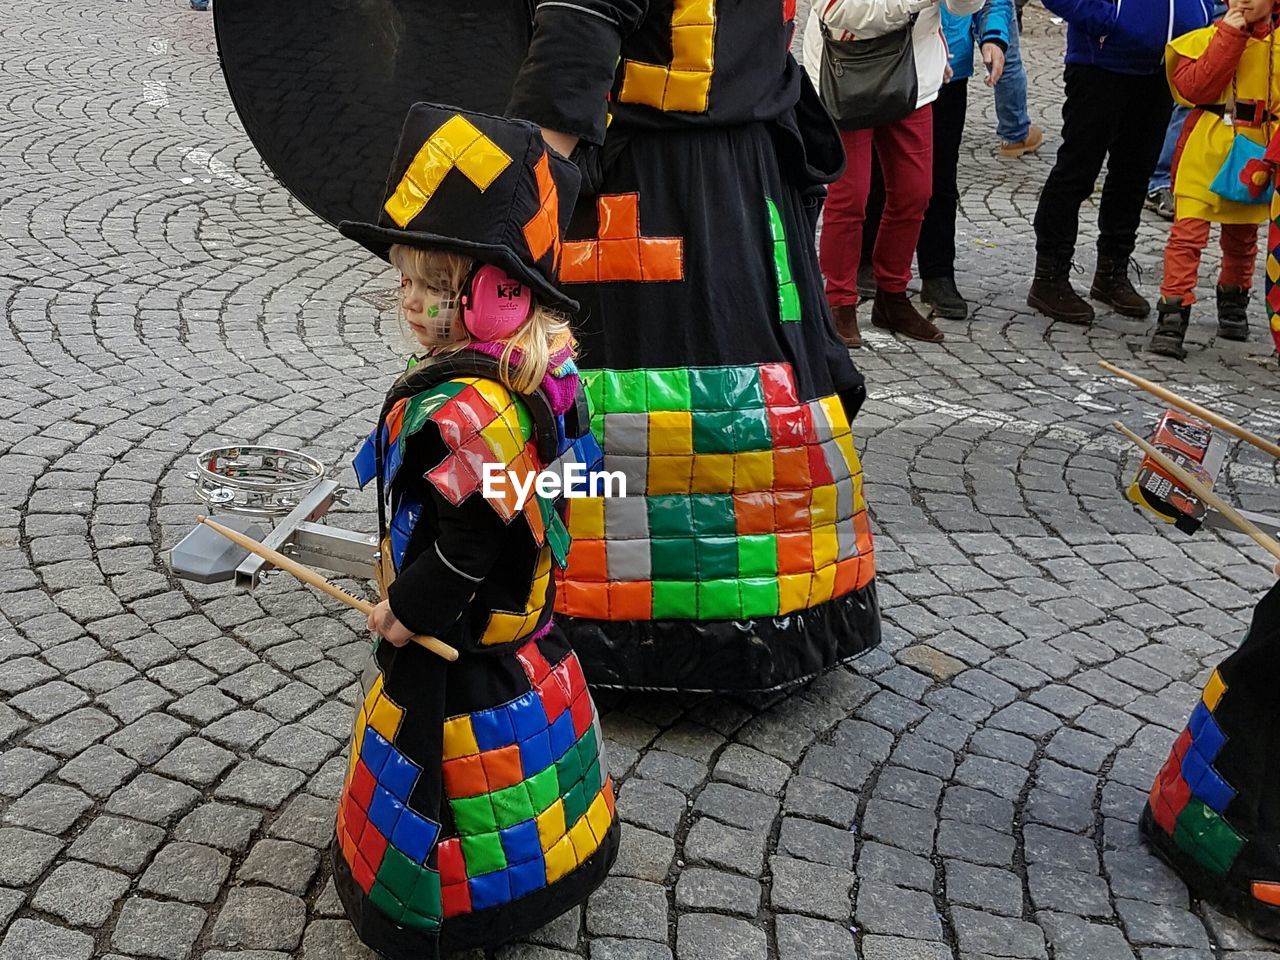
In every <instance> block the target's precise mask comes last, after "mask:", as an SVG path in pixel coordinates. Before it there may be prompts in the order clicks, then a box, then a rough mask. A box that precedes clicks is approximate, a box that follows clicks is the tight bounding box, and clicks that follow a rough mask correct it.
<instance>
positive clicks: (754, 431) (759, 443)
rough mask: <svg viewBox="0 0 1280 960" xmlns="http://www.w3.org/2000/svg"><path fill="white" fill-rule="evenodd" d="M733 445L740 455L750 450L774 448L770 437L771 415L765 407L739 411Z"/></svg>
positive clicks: (734, 429) (735, 422) (735, 423)
mask: <svg viewBox="0 0 1280 960" xmlns="http://www.w3.org/2000/svg"><path fill="white" fill-rule="evenodd" d="M733 445H734V447H735V448H736V450H737V451H738V453H746V452H747V451H748V450H768V449H770V448H771V447H772V446H773V440H772V439H771V438H770V436H769V415H768V414H767V413H765V409H764V407H749V408H747V409H744V410H739V411H738V418H737V420H735V421H734V424H733Z"/></svg>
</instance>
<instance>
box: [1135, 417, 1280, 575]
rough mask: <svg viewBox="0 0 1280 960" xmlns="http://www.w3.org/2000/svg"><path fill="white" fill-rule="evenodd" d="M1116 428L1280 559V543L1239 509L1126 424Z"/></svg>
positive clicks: (1254, 540)
mask: <svg viewBox="0 0 1280 960" xmlns="http://www.w3.org/2000/svg"><path fill="white" fill-rule="evenodd" d="M1112 426H1114V427H1115V428H1116V429H1117V430H1119V431H1120V432H1121V433H1123V434H1124V435H1125V436H1126V437H1128V438H1129V439H1130V440H1132V441H1133V442H1134V443H1136V444H1137V445H1138V446H1139V447H1140V448H1141V449H1142V452H1143V453H1145V454H1146V455H1147V456H1148V457H1149V458H1150V459H1151V460H1152V462H1154V463H1155V465H1156V466H1158V467H1159V468H1160V469H1161V470H1163V471H1164V472H1165V473H1167V474H1168V475H1169V476H1170V477H1172V478H1173V479H1174V480H1175V481H1177V483H1178V485H1179V486H1180V487H1182V488H1183V489H1184V490H1188V491H1190V492H1191V493H1194V494H1195V495H1196V496H1197V497H1199V498H1200V500H1201V501H1203V502H1204V503H1207V504H1208V505H1209V506H1211V507H1213V509H1215V510H1217V511H1218V512H1219V513H1221V514H1222V515H1223V516H1224V517H1226V518H1227V519H1228V520H1230V521H1231V523H1232V524H1233V525H1234V526H1235V527H1236V529H1238V530H1239V531H1240V532H1241V533H1243V534H1245V535H1246V536H1248V537H1249V538H1250V539H1252V540H1253V542H1254V543H1256V544H1257V545H1258V546H1260V547H1262V549H1264V550H1266V551H1267V553H1269V554H1271V556H1273V557H1275V558H1276V559H1277V560H1280V542H1277V541H1276V539H1275V538H1274V537H1269V536H1267V535H1266V534H1265V533H1263V532H1262V531H1261V530H1259V529H1258V528H1257V527H1256V526H1255V525H1254V524H1253V523H1251V522H1249V521H1248V520H1247V519H1245V518H1244V517H1242V516H1240V514H1239V512H1238V511H1237V510H1236V508H1235V507H1233V506H1231V504H1229V503H1227V502H1226V501H1225V500H1223V499H1222V498H1221V497H1220V496H1218V495H1217V494H1216V493H1214V492H1213V491H1212V490H1210V489H1209V488H1208V487H1206V486H1205V485H1204V484H1203V483H1201V482H1200V481H1199V480H1197V479H1196V478H1195V477H1193V476H1192V475H1191V474H1189V473H1187V471H1185V470H1183V469H1182V468H1181V467H1180V466H1178V465H1177V464H1176V463H1174V462H1173V461H1172V460H1170V459H1169V458H1168V457H1166V456H1165V455H1164V454H1163V453H1161V452H1160V451H1159V450H1157V449H1156V448H1155V447H1153V446H1152V445H1151V444H1150V443H1148V442H1147V441H1146V440H1143V439H1142V437H1140V436H1138V435H1137V434H1136V433H1134V432H1133V431H1132V430H1130V429H1129V428H1128V427H1126V426H1125V425H1124V424H1123V423H1121V422H1120V421H1118V420H1117V421H1115V422H1114V423H1113V424H1112Z"/></svg>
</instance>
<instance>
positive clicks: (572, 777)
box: [556, 744, 582, 796]
mask: <svg viewBox="0 0 1280 960" xmlns="http://www.w3.org/2000/svg"><path fill="white" fill-rule="evenodd" d="M556 779H557V780H558V781H559V784H560V795H561V796H564V795H566V794H567V793H568V792H569V790H570V789H571V788H572V787H573V785H574V784H576V783H577V782H578V781H579V780H581V779H582V757H581V756H579V755H578V747H577V744H574V745H573V746H572V747H570V748H569V749H568V750H566V751H565V752H564V756H563V757H561V758H560V759H559V760H557V761H556Z"/></svg>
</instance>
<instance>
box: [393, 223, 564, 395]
mask: <svg viewBox="0 0 1280 960" xmlns="http://www.w3.org/2000/svg"><path fill="white" fill-rule="evenodd" d="M389 259H390V260H391V263H392V265H394V266H395V267H397V268H398V269H399V270H400V272H401V273H405V274H408V275H409V276H411V277H413V278H414V279H415V280H418V281H421V282H422V283H425V284H427V285H428V286H429V287H432V288H434V289H436V290H454V291H459V290H461V289H462V284H463V283H464V282H466V279H467V274H468V273H469V272H470V270H471V267H472V261H471V259H470V258H468V257H465V256H462V255H461V254H458V253H453V252H451V251H448V250H423V249H420V248H418V247H410V246H406V245H404V244H401V243H398V244H396V245H395V246H393V247H392V248H391V251H390V254H389ZM398 312H399V314H400V316H401V318H402V319H403V317H404V306H403V300H401V301H399V306H398ZM458 329H459V330H460V332H461V333H462V336H463V339H461V340H459V341H457V342H456V343H450V344H447V345H444V346H442V347H441V348H440V350H439V351H437V353H436V355H437V356H439V355H442V354H448V353H454V352H456V351H458V350H461V349H462V348H464V347H465V346H466V345H467V344H468V343H470V342H471V341H472V340H473V339H474V338H473V337H472V336H471V334H470V333H468V332H467V330H466V328H465V327H464V326H463V325H462V323H461V316H459V323H458ZM503 343H504V347H503V351H502V355H501V356H500V357H499V358H498V378H499V379H500V380H501V381H502V383H503V385H504V386H505V387H506V388H507V389H508V390H512V391H514V392H516V393H532V392H533V391H534V390H535V389H537V387H538V384H540V383H542V379H543V377H545V376H546V375H547V368H548V367H549V366H550V364H551V356H552V354H554V353H557V352H558V351H560V350H563V349H564V348H565V347H566V346H568V347H572V346H573V337H572V335H571V334H570V332H569V318H568V317H566V316H565V315H564V314H563V313H561V312H560V311H558V310H553V309H552V308H550V307H546V306H543V305H542V304H541V303H539V302H538V299H537V294H536V293H535V294H534V302H533V310H532V312H531V313H530V314H529V319H528V320H526V321H525V322H524V323H523V324H522V325H521V326H520V329H518V330H517V331H516V332H515V333H513V334H512V335H511V336H510V337H508V338H507V339H506V340H505V341H503Z"/></svg>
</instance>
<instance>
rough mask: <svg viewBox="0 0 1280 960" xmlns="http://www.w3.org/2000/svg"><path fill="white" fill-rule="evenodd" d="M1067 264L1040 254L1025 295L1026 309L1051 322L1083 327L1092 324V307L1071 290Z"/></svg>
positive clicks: (1067, 262)
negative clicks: (1041, 315)
mask: <svg viewBox="0 0 1280 960" xmlns="http://www.w3.org/2000/svg"><path fill="white" fill-rule="evenodd" d="M1070 273H1071V264H1070V262H1069V261H1061V260H1055V259H1054V258H1053V257H1048V256H1045V255H1044V254H1040V255H1039V256H1037V257H1036V274H1035V278H1034V279H1033V280H1032V281H1031V289H1030V290H1028V291H1027V306H1029V307H1034V308H1035V309H1037V310H1039V311H1040V312H1041V313H1043V314H1044V315H1045V316H1046V317H1048V318H1049V319H1051V320H1059V321H1061V322H1062V323H1075V324H1081V325H1084V326H1087V325H1089V324H1091V323H1093V307H1091V306H1089V302H1088V301H1087V300H1085V299H1084V298H1083V297H1082V296H1080V294H1078V293H1076V292H1075V290H1073V289H1072V287H1071V278H1070Z"/></svg>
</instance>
